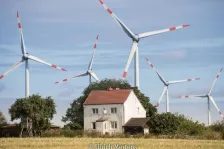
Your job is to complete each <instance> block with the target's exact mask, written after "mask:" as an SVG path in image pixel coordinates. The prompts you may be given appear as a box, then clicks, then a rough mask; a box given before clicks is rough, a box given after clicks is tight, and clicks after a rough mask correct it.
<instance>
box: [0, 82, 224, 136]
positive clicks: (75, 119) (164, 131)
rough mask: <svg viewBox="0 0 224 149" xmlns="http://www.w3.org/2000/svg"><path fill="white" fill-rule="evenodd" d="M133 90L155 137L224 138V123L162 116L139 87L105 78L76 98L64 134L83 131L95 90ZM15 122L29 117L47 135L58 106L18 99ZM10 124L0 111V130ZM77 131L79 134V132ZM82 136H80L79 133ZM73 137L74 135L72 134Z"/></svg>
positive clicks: (47, 99)
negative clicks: (85, 112) (85, 113)
mask: <svg viewBox="0 0 224 149" xmlns="http://www.w3.org/2000/svg"><path fill="white" fill-rule="evenodd" d="M110 87H111V88H120V89H132V90H133V91H134V93H135V94H136V96H137V97H138V99H139V100H140V101H141V103H142V105H143V107H144V108H145V109H146V116H147V117H149V121H148V123H147V124H148V126H149V130H150V134H153V135H174V134H179V135H188V136H202V135H211V136H212V135H217V133H218V135H219V136H220V137H223V139H224V121H219V122H216V123H214V124H213V125H211V126H209V127H206V126H205V125H204V124H201V123H199V122H198V121H196V122H194V121H192V120H191V119H188V118H186V117H185V116H184V115H180V114H177V113H176V114H172V113H169V112H168V113H161V114H159V113H158V112H157V109H156V107H155V106H153V105H152V104H151V103H150V98H149V97H147V96H146V95H145V94H144V93H142V92H141V91H140V90H138V88H136V87H131V85H130V84H129V83H128V82H127V81H124V80H115V79H105V80H102V81H100V82H94V83H91V84H90V85H89V86H88V87H86V88H85V89H84V91H83V93H82V95H81V96H80V97H78V98H77V99H75V100H74V101H73V102H72V103H71V104H70V107H68V109H67V111H66V114H65V116H63V117H62V121H63V122H64V123H66V124H65V125H64V127H63V128H62V130H63V132H66V134H67V133H68V132H70V134H71V133H72V131H74V134H77V131H82V130H83V125H84V121H83V120H84V118H83V103H84V102H85V100H86V98H87V97H88V95H89V94H90V92H91V91H92V90H106V89H108V88H110ZM9 114H10V117H11V121H14V120H17V119H21V118H29V119H31V120H32V132H33V134H34V136H42V135H43V134H45V135H46V131H47V130H49V128H50V125H51V120H52V119H53V116H54V115H55V114H56V104H55V102H54V99H52V97H50V96H49V97H45V98H44V97H41V96H40V95H39V94H34V95H31V96H29V97H28V98H19V99H16V101H15V103H14V104H13V105H11V107H10V108H9ZM6 124H7V121H6V119H5V117H4V115H3V113H2V112H0V127H2V126H4V125H6ZM75 131H76V132H75ZM79 134H80V133H79ZM70 136H71V135H70Z"/></svg>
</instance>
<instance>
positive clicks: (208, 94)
mask: <svg viewBox="0 0 224 149" xmlns="http://www.w3.org/2000/svg"><path fill="white" fill-rule="evenodd" d="M221 72H222V69H221V70H220V71H219V73H218V75H217V76H216V77H215V80H214V81H213V83H212V87H211V89H210V90H209V91H208V93H207V94H204V95H189V96H180V97H179V98H195V97H196V98H207V99H208V100H207V101H208V125H211V113H210V101H211V102H212V103H213V105H214V106H215V108H216V110H217V111H218V112H219V114H220V116H221V117H222V118H223V119H224V117H223V115H222V112H221V111H220V110H219V108H218V106H217V104H216V103H215V100H214V99H213V97H212V96H211V92H212V90H213V88H214V86H215V84H216V81H217V80H218V78H219V76H220V75H221Z"/></svg>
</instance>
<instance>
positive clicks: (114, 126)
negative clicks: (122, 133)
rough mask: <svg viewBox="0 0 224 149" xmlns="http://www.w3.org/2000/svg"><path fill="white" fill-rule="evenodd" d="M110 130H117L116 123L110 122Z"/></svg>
mask: <svg viewBox="0 0 224 149" xmlns="http://www.w3.org/2000/svg"><path fill="white" fill-rule="evenodd" d="M111 128H112V129H117V122H116V121H112V122H111Z"/></svg>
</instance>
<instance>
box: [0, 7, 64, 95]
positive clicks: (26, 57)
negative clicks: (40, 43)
mask: <svg viewBox="0 0 224 149" xmlns="http://www.w3.org/2000/svg"><path fill="white" fill-rule="evenodd" d="M17 20H18V28H19V32H20V38H21V51H22V54H23V56H22V59H21V60H20V61H18V62H17V63H16V64H14V65H13V66H12V67H10V68H9V70H8V71H6V72H5V73H4V74H3V75H1V76H0V79H2V78H4V77H5V76H6V75H7V74H8V73H9V72H10V71H12V70H14V69H15V68H17V67H19V66H20V65H21V64H22V63H23V62H25V64H26V66H25V96H26V97H29V95H30V85H29V84H30V82H29V63H28V60H29V59H30V60H33V61H36V62H39V63H42V64H45V65H48V66H51V67H53V68H57V69H60V70H62V71H66V70H65V69H64V68H61V67H58V66H56V65H54V64H50V63H48V62H46V61H44V60H41V59H39V58H37V57H35V56H32V55H30V54H28V53H27V52H26V48H25V44H24V38H23V32H22V26H21V23H20V18H19V12H18V11H17Z"/></svg>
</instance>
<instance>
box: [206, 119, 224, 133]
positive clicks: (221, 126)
mask: <svg viewBox="0 0 224 149" xmlns="http://www.w3.org/2000/svg"><path fill="white" fill-rule="evenodd" d="M209 128H210V129H211V130H213V131H216V132H221V133H224V120H222V121H217V122H215V123H214V124H212V125H211V126H209Z"/></svg>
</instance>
